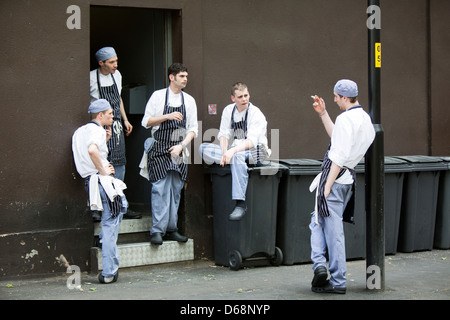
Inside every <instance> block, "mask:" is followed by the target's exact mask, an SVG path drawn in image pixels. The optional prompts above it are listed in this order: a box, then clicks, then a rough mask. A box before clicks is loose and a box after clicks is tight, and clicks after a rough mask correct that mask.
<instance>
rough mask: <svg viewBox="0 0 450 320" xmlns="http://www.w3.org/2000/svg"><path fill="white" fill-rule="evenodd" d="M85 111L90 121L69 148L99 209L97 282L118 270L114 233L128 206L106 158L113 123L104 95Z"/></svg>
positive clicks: (122, 185)
mask: <svg viewBox="0 0 450 320" xmlns="http://www.w3.org/2000/svg"><path fill="white" fill-rule="evenodd" d="M88 113H89V114H90V115H91V121H90V122H89V123H88V124H85V125H84V126H82V127H80V128H78V129H77V130H76V131H75V133H74V134H73V137H72V151H73V158H74V161H75V166H76V168H77V171H78V173H79V174H80V176H81V177H82V178H84V179H85V189H86V191H87V192H88V194H89V207H90V209H91V210H92V211H95V212H96V211H101V212H102V218H101V226H102V232H101V234H100V239H101V243H102V261H103V270H102V272H101V273H100V274H99V277H98V279H99V281H100V282H101V283H112V282H115V281H116V280H117V277H118V274H119V273H118V269H119V253H118V250H117V236H118V232H119V226H120V223H121V221H122V217H123V215H124V214H125V212H126V211H127V207H128V202H127V199H126V197H125V195H124V193H123V190H124V189H125V188H126V185H125V183H124V182H123V181H122V180H119V179H116V178H114V173H115V168H114V166H112V165H111V164H110V163H109V161H108V159H107V157H108V147H107V146H106V142H107V141H108V140H109V139H110V138H111V125H112V124H113V110H112V108H111V105H110V103H109V102H108V101H107V100H105V99H99V100H96V101H94V102H92V103H91V105H90V106H89V109H88ZM104 127H106V128H107V130H105V129H104Z"/></svg>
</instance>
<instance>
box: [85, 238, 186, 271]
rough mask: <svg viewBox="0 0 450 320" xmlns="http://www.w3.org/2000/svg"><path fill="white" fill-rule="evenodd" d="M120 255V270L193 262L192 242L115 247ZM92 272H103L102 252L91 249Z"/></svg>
mask: <svg viewBox="0 0 450 320" xmlns="http://www.w3.org/2000/svg"><path fill="white" fill-rule="evenodd" d="M117 248H118V250H119V255H120V268H126V267H137V266H145V265H152V264H161V263H169V262H179V261H189V260H194V240H192V239H189V240H188V241H187V242H186V243H180V242H177V241H164V243H163V244H162V245H160V246H155V245H151V244H150V243H149V242H141V243H128V244H119V245H117ZM91 263H92V267H91V270H92V272H98V271H99V270H103V264H102V250H101V249H100V248H97V247H93V248H91Z"/></svg>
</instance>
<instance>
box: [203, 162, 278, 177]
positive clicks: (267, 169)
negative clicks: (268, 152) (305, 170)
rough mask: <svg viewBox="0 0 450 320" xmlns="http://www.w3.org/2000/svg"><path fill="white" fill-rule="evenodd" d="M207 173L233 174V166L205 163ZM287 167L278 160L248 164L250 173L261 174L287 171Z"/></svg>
mask: <svg viewBox="0 0 450 320" xmlns="http://www.w3.org/2000/svg"><path fill="white" fill-rule="evenodd" d="M204 170H205V173H208V174H215V175H219V176H225V175H229V174H231V167H230V165H226V166H223V167H222V166H220V165H218V164H211V165H205V166H204ZM286 170H287V167H285V166H283V165H281V164H279V163H277V162H272V161H270V162H268V163H265V164H264V165H262V166H259V167H256V166H248V169H247V171H248V173H249V174H260V175H276V174H282V173H283V171H286Z"/></svg>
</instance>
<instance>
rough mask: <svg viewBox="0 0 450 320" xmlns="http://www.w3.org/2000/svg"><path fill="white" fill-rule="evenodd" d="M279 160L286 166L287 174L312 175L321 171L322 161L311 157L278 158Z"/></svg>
mask: <svg viewBox="0 0 450 320" xmlns="http://www.w3.org/2000/svg"><path fill="white" fill-rule="evenodd" d="M279 162H280V163H281V164H282V165H284V166H286V167H287V169H288V171H289V174H292V175H312V174H319V173H320V172H321V171H322V168H321V167H322V161H319V160H313V159H280V160H279Z"/></svg>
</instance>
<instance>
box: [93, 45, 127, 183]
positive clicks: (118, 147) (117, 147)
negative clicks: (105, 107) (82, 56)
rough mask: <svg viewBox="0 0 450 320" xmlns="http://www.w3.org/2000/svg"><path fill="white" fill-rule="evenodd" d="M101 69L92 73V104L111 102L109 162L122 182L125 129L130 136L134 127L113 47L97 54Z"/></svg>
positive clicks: (124, 159)
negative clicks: (125, 99) (103, 101)
mask: <svg viewBox="0 0 450 320" xmlns="http://www.w3.org/2000/svg"><path fill="white" fill-rule="evenodd" d="M95 58H96V60H97V61H98V64H99V67H98V68H97V69H95V70H92V71H91V72H90V96H91V102H93V101H95V100H97V99H106V100H108V101H109V103H110V104H111V106H112V108H113V112H114V123H113V126H112V137H111V139H110V140H109V142H108V149H109V156H108V160H109V161H110V162H111V163H112V164H113V165H114V167H115V168H116V177H117V178H119V179H120V180H122V181H123V180H124V178H125V164H126V157H125V138H124V132H123V127H125V131H126V135H127V136H128V135H129V134H130V133H131V131H132V130H133V126H132V125H131V124H130V122H129V121H128V118H127V115H126V113H125V109H124V106H123V101H122V98H121V97H120V95H121V92H122V75H121V73H120V72H119V70H117V66H118V58H117V53H116V51H115V50H114V48H112V47H104V48H101V49H100V50H98V51H97V52H96V53H95ZM122 122H123V124H122Z"/></svg>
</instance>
